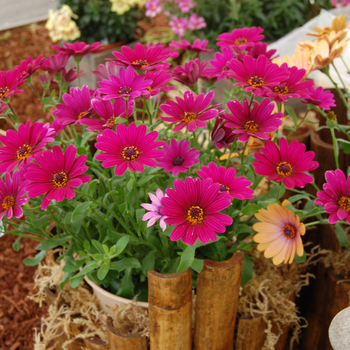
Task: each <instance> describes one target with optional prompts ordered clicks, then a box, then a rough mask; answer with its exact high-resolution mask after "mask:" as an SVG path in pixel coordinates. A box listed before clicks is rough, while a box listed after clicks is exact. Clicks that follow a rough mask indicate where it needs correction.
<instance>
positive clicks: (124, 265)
mask: <svg viewBox="0 0 350 350" xmlns="http://www.w3.org/2000/svg"><path fill="white" fill-rule="evenodd" d="M109 268H110V270H116V271H119V272H120V271H123V270H125V269H128V268H134V269H139V268H141V264H140V262H139V261H138V260H137V259H135V258H125V259H122V260H119V261H115V262H112V263H111V264H110V265H109Z"/></svg>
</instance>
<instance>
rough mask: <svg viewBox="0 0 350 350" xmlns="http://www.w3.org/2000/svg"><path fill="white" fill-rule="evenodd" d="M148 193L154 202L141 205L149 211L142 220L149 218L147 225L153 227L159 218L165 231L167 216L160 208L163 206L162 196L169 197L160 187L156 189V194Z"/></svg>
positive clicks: (160, 224)
mask: <svg viewBox="0 0 350 350" xmlns="http://www.w3.org/2000/svg"><path fill="white" fill-rule="evenodd" d="M148 195H149V198H150V199H151V201H152V204H149V203H142V204H141V207H143V208H145V209H146V210H148V211H149V212H148V213H146V214H145V215H144V216H143V217H142V221H147V220H148V222H147V227H151V226H153V225H154V224H155V223H156V222H157V221H158V220H159V226H160V228H161V229H162V230H163V231H165V230H166V223H165V221H164V220H165V219H166V216H164V215H162V214H161V213H160V209H161V208H162V207H163V205H162V198H163V197H167V195H165V196H164V195H163V192H162V190H160V189H159V188H158V189H157V191H156V195H154V194H153V193H148Z"/></svg>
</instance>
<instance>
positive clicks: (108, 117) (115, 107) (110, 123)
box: [80, 98, 135, 131]
mask: <svg viewBox="0 0 350 350" xmlns="http://www.w3.org/2000/svg"><path fill="white" fill-rule="evenodd" d="M91 104H92V107H93V109H94V110H95V112H96V113H97V114H98V115H99V116H100V117H102V119H101V118H83V119H81V120H80V124H82V125H88V126H89V127H88V128H87V129H86V130H90V131H102V130H104V129H107V128H108V129H111V128H113V127H115V126H116V119H117V118H119V117H120V118H124V119H126V115H125V110H126V102H125V101H124V100H123V99H122V98H118V99H116V100H114V102H113V104H112V102H111V101H110V100H98V99H93V100H92V101H91ZM134 106H135V101H133V100H131V101H129V103H128V117H129V116H131V115H132V113H133V111H134Z"/></svg>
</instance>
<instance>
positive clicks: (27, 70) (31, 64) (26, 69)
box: [16, 55, 44, 76]
mask: <svg viewBox="0 0 350 350" xmlns="http://www.w3.org/2000/svg"><path fill="white" fill-rule="evenodd" d="M43 62H44V59H43V55H40V56H39V57H38V58H37V59H35V60H33V58H32V56H29V57H28V58H27V59H26V60H23V61H22V62H21V63H20V64H19V65H18V66H16V68H18V70H19V71H20V72H23V73H24V74H26V75H27V76H31V75H32V74H33V73H34V72H35V71H36V70H37V69H39V68H41V65H42V63H43Z"/></svg>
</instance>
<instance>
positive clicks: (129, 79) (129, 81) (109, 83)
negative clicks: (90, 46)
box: [98, 66, 152, 100]
mask: <svg viewBox="0 0 350 350" xmlns="http://www.w3.org/2000/svg"><path fill="white" fill-rule="evenodd" d="M151 84H152V80H149V79H145V76H144V74H141V75H137V73H136V72H135V70H134V68H133V67H131V66H129V67H128V68H126V69H125V68H120V72H119V76H118V77H116V76H114V75H110V76H109V80H102V81H99V82H98V85H100V88H99V89H98V90H99V91H100V93H101V94H105V95H106V96H104V97H103V99H104V100H110V99H112V98H120V97H130V98H136V97H139V96H140V95H149V91H148V90H147V88H148V87H149V86H150V85H151Z"/></svg>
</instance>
